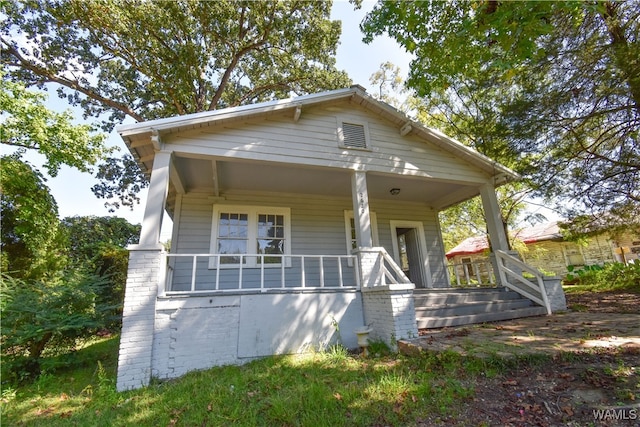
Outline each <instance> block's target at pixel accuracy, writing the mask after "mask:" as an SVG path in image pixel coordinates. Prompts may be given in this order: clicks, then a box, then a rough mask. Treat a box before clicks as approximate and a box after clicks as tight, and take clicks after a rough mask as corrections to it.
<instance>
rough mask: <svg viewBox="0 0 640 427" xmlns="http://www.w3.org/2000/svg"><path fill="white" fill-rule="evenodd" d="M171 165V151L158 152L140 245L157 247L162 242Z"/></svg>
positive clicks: (154, 160) (154, 163)
mask: <svg viewBox="0 0 640 427" xmlns="http://www.w3.org/2000/svg"><path fill="white" fill-rule="evenodd" d="M170 165H171V153H170V152H168V151H158V152H156V154H155V157H154V159H153V169H152V171H151V179H150V180H149V193H148V195H147V205H146V206H145V209H144V218H143V220H142V229H141V230H140V243H139V244H140V246H144V247H157V246H158V245H159V244H160V228H161V227H162V216H163V215H164V208H165V203H166V201H167V192H168V190H169V168H170Z"/></svg>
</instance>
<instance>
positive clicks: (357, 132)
mask: <svg viewBox="0 0 640 427" xmlns="http://www.w3.org/2000/svg"><path fill="white" fill-rule="evenodd" d="M338 145H340V147H342V148H351V149H358V150H370V144H369V126H368V124H367V122H365V121H362V120H359V119H358V118H354V117H346V116H345V117H338Z"/></svg>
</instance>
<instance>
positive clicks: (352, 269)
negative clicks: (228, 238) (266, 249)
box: [160, 253, 360, 295]
mask: <svg viewBox="0 0 640 427" xmlns="http://www.w3.org/2000/svg"><path fill="white" fill-rule="evenodd" d="M165 258H166V262H165V263H164V264H163V266H165V270H164V274H162V275H161V284H160V285H161V286H160V292H161V293H162V294H166V295H176V294H198V293H208V292H212V291H218V292H227V293H231V292H242V291H245V292H246V291H254V292H255V291H260V292H267V291H268V290H274V289H286V290H301V289H317V288H330V289H336V288H340V289H359V288H360V274H359V272H358V263H357V260H356V256H354V255H279V254H233V255H228V254H208V253H201V254H174V253H167V254H165ZM229 258H234V263H233V264H225V263H224V260H225V259H229ZM236 261H237V262H236ZM274 261H275V262H274ZM178 274H179V275H180V276H181V277H180V278H178V277H177V275H178Z"/></svg>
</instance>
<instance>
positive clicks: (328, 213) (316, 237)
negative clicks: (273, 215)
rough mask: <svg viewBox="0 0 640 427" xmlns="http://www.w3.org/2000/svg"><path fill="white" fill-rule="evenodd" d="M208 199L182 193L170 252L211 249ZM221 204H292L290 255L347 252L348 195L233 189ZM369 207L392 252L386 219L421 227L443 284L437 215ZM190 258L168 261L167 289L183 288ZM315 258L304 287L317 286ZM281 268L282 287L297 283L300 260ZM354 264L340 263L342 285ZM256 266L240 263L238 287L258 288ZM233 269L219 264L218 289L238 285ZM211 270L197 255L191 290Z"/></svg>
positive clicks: (332, 269) (272, 276)
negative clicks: (170, 281) (239, 191)
mask: <svg viewBox="0 0 640 427" xmlns="http://www.w3.org/2000/svg"><path fill="white" fill-rule="evenodd" d="M213 203H214V202H213V201H212V200H211V199H210V198H209V197H208V196H207V195H205V194H189V195H185V196H184V197H183V199H182V203H181V211H180V212H179V215H178V216H177V217H178V218H179V221H178V223H177V224H174V227H177V233H176V241H175V242H173V248H172V252H174V253H191V254H195V253H200V254H205V253H209V251H210V239H211V221H212V215H213ZM222 203H225V204H233V205H242V204H245V205H252V206H272V207H273V206H277V207H288V208H290V209H291V254H292V255H302V254H304V255H346V254H347V253H348V252H347V244H346V235H345V225H344V211H345V210H351V208H352V202H351V200H350V199H348V198H328V197H320V196H317V197H316V196H312V195H293V194H232V193H229V194H227V196H226V200H225V201H224V202H222ZM371 209H372V211H374V212H376V214H377V218H378V232H379V238H380V245H381V246H384V247H385V249H386V250H387V251H388V252H389V253H390V254H393V249H392V243H391V231H390V226H389V222H390V221H391V220H406V221H420V222H422V224H423V227H424V230H425V240H426V243H427V252H428V257H429V265H430V270H431V275H432V281H433V283H434V284H438V283H446V279H445V277H446V276H445V274H446V273H445V268H446V267H445V264H444V261H443V260H444V255H443V254H444V251H443V248H442V245H441V239H440V236H439V232H438V227H437V222H436V221H437V216H436V214H435V213H434V212H433V211H432V210H431V209H429V208H427V207H424V206H421V205H418V204H408V203H393V204H390V203H377V202H376V201H375V200H373V201H371ZM191 263H192V260H191V259H190V258H178V259H176V261H175V264H174V265H173V268H174V270H173V287H172V290H175V291H179V290H188V289H189V286H190V281H191V271H192V264H191ZM317 265H318V262H317V261H315V260H311V261H307V263H306V264H305V269H306V271H307V275H306V281H307V283H306V286H318V285H319V283H320V279H319V276H318V271H319V268H318V267H317ZM284 270H285V283H286V286H287V287H299V286H301V269H300V265H299V260H296V259H294V260H293V262H292V265H291V266H290V267H287V268H285V269H284ZM354 273H355V272H354V268H353V267H352V266H349V265H347V263H346V262H345V261H343V264H342V274H343V278H344V281H345V285H346V284H351V283H355V279H354V276H353V275H354ZM260 274H261V272H260V269H259V268H252V269H249V268H243V288H257V287H259V283H260ZM264 274H265V286H266V287H280V285H281V274H282V270H281V269H280V268H265V272H264ZM238 275H239V270H238V269H221V270H220V277H219V288H220V289H235V288H237V287H238V279H239V277H238ZM215 280H216V278H215V270H210V269H209V268H208V260H207V259H206V258H202V259H199V261H198V267H197V280H196V289H198V290H205V289H214V288H215ZM337 282H338V267H337V261H336V259H328V260H325V286H327V287H330V286H337Z"/></svg>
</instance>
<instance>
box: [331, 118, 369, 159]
mask: <svg viewBox="0 0 640 427" xmlns="http://www.w3.org/2000/svg"><path fill="white" fill-rule="evenodd" d="M336 121H337V124H336V126H337V136H338V146H339V147H340V148H344V149H347V150H360V151H373V150H372V148H371V136H370V135H369V122H367V121H366V120H362V119H361V118H358V117H355V116H349V115H339V116H336ZM343 123H352V124H354V125H360V126H362V128H363V130H364V140H365V144H366V146H365V147H351V146H348V145H344V131H343V130H342V128H343V126H344V125H343Z"/></svg>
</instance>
